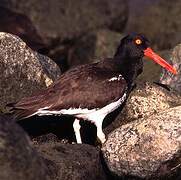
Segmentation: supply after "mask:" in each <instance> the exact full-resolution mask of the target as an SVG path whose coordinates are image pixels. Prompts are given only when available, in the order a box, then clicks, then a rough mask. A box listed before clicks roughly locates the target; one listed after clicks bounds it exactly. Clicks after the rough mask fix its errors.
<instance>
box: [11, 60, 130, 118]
mask: <svg viewBox="0 0 181 180" xmlns="http://www.w3.org/2000/svg"><path fill="white" fill-rule="evenodd" d="M118 76H119V73H116V72H113V71H111V70H110V69H106V68H102V67H99V64H98V63H95V64H91V65H90V64H89V65H83V66H79V67H77V68H74V69H72V70H70V71H68V72H67V73H65V74H63V75H62V76H61V77H60V79H59V80H58V81H57V82H55V83H54V84H53V85H52V86H51V87H49V88H47V89H46V90H44V91H42V92H41V93H39V94H38V95H35V96H32V97H27V98H24V99H22V100H21V101H19V102H18V103H16V104H14V106H13V110H15V112H16V115H17V118H23V117H27V116H31V114H33V113H35V112H36V111H37V110H38V109H40V108H45V107H48V110H61V109H68V108H80V107H81V108H88V109H93V108H101V107H103V106H106V105H107V104H109V103H111V102H113V101H116V100H118V99H119V98H120V97H121V96H122V95H123V93H124V92H125V90H126V86H127V85H126V82H125V80H124V79H123V78H120V80H119V81H117V80H114V81H110V79H111V78H113V77H118Z"/></svg>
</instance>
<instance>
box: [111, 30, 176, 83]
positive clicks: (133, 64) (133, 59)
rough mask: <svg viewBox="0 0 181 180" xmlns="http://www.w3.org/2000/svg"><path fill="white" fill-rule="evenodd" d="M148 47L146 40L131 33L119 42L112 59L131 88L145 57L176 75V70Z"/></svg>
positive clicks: (142, 36) (139, 35)
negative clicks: (115, 61)
mask: <svg viewBox="0 0 181 180" xmlns="http://www.w3.org/2000/svg"><path fill="white" fill-rule="evenodd" d="M149 46H150V43H149V41H148V39H147V38H146V37H145V36H144V35H142V34H137V33H132V34H129V35H127V36H126V37H124V38H123V39H122V40H121V42H120V45H119V46H118V48H117V51H116V53H115V55H114V59H116V60H117V62H119V64H120V67H119V68H120V72H121V73H122V75H123V77H124V78H125V79H126V81H127V83H128V85H129V86H132V84H133V83H134V80H135V79H136V77H137V76H138V75H139V74H140V73H141V72H142V69H143V60H142V58H143V56H147V57H148V58H150V59H152V60H154V61H155V62H156V63H158V64H159V65H161V66H162V67H164V68H166V69H167V70H169V71H171V72H172V73H173V74H176V70H175V69H174V68H173V67H172V66H171V65H170V64H168V63H167V62H166V61H165V60H164V59H162V58H161V57H160V56H159V55H157V54H156V53H155V52H153V50H152V49H151V48H150V47H149Z"/></svg>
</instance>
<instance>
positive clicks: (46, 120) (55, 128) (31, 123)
mask: <svg viewBox="0 0 181 180" xmlns="http://www.w3.org/2000/svg"><path fill="white" fill-rule="evenodd" d="M73 121H74V118H73V117H70V116H34V117H30V118H27V119H24V120H21V121H19V122H18V124H19V125H20V126H21V127H22V128H23V129H24V130H25V131H26V132H27V133H28V134H29V136H30V137H31V138H32V139H34V138H37V139H39V137H41V136H46V135H48V134H50V133H51V134H54V135H56V136H57V138H58V139H59V140H62V139H66V140H68V142H70V143H71V142H76V139H75V134H74V130H73ZM80 131H81V137H82V141H83V143H86V144H92V145H94V144H95V141H96V127H95V126H94V125H93V124H91V123H90V122H86V121H82V122H81V130H80ZM50 138H51V137H50ZM40 139H41V140H42V138H40ZM43 139H44V140H46V137H45V138H43Z"/></svg>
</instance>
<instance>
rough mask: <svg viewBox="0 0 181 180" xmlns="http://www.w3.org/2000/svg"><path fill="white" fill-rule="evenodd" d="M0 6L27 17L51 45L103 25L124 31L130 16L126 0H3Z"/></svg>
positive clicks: (45, 42)
mask: <svg viewBox="0 0 181 180" xmlns="http://www.w3.org/2000/svg"><path fill="white" fill-rule="evenodd" d="M0 6H1V7H4V8H8V9H9V10H11V11H12V12H14V13H18V14H20V15H21V16H22V15H23V16H24V17H26V18H27V19H28V20H29V21H30V22H31V23H32V25H34V28H35V30H36V32H37V34H38V35H39V36H40V37H41V38H42V39H43V43H44V44H49V45H51V44H52V43H53V45H56V43H58V42H59V41H62V40H67V39H74V38H76V37H78V36H80V35H82V34H84V33H87V32H88V31H90V30H91V31H92V30H94V29H97V28H100V27H111V28H112V29H115V30H120V29H121V30H123V29H124V27H125V23H126V22H127V17H128V6H127V2H126V1H125V0H112V1H109V0H99V1H97V0H86V1H82V0H76V1H74V0H68V1H67V0H61V1H60V0H54V1H51V0H48V1H44V0H39V1H37V0H29V1H26V0H21V3H20V2H19V1H18V0H2V1H1V2H0Z"/></svg>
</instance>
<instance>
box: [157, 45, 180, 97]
mask: <svg viewBox="0 0 181 180" xmlns="http://www.w3.org/2000/svg"><path fill="white" fill-rule="evenodd" d="M169 63H170V64H172V65H173V66H174V67H175V69H176V70H177V75H173V74H171V73H169V72H168V71H166V70H165V69H162V76H161V77H160V83H162V84H166V85H168V86H169V87H171V88H173V89H174V90H176V91H178V92H179V93H180V94H181V44H179V45H177V46H176V47H175V48H174V49H173V51H172V52H171V55H170V58H169Z"/></svg>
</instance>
